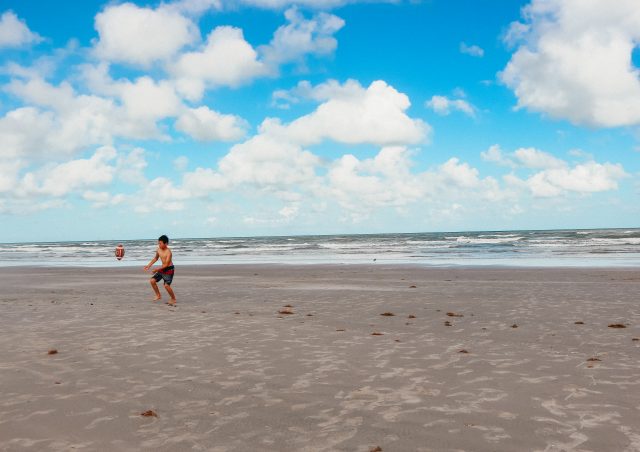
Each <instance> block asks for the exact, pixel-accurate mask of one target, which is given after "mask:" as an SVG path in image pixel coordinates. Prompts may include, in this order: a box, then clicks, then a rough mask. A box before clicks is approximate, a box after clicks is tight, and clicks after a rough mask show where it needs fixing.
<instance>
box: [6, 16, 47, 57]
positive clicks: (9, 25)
mask: <svg viewBox="0 0 640 452" xmlns="http://www.w3.org/2000/svg"><path fill="white" fill-rule="evenodd" d="M40 41H42V37H40V35H38V34H37V33H34V32H33V31H31V30H29V27H28V26H27V24H26V23H25V22H24V21H23V20H20V18H19V17H18V16H16V14H15V13H14V12H13V11H5V12H4V13H3V14H2V16H0V49H1V48H3V47H4V48H7V47H22V46H24V45H28V44H35V43H38V42H40Z"/></svg>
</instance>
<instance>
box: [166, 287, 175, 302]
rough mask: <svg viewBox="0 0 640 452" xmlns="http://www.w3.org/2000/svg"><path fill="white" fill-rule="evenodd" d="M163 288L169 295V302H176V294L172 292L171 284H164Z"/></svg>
mask: <svg viewBox="0 0 640 452" xmlns="http://www.w3.org/2000/svg"><path fill="white" fill-rule="evenodd" d="M164 288H165V289H166V290H167V293H168V294H169V296H170V297H171V300H169V304H175V303H176V294H175V293H173V289H172V288H171V286H170V285H169V284H165V285H164Z"/></svg>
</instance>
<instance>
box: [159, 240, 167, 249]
mask: <svg viewBox="0 0 640 452" xmlns="http://www.w3.org/2000/svg"><path fill="white" fill-rule="evenodd" d="M158 248H160V249H161V250H164V249H165V248H167V244H166V243H164V242H163V241H162V240H158Z"/></svg>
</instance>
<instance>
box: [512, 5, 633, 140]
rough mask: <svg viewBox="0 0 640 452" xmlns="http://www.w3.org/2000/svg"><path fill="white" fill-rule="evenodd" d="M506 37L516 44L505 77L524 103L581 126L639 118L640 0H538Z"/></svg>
mask: <svg viewBox="0 0 640 452" xmlns="http://www.w3.org/2000/svg"><path fill="white" fill-rule="evenodd" d="M506 40H507V42H508V43H509V44H512V45H517V46H518V47H517V49H516V51H515V52H514V54H513V55H512V57H511V60H510V61H509V63H508V64H507V66H506V68H505V69H504V71H503V72H502V73H501V74H500V77H501V79H502V81H503V82H504V83H506V85H507V86H509V87H510V88H511V89H513V91H514V92H515V94H516V96H517V98H518V108H527V109H530V110H533V111H538V112H542V113H546V114H548V115H550V116H551V117H554V118H561V119H568V120H569V121H571V122H573V123H575V124H579V125H588V126H596V127H615V126H627V125H634V124H639V123H640V71H639V70H638V68H636V67H634V66H633V64H632V59H631V55H632V52H633V49H634V47H635V46H637V45H638V42H639V41H640V8H638V2H637V1H636V0H617V1H615V2H611V1H607V0H591V1H583V0H533V1H532V2H531V3H530V4H529V5H528V6H527V7H525V8H524V9H523V21H522V22H515V23H514V24H512V25H511V28H510V30H509V32H508V33H507V35H506Z"/></svg>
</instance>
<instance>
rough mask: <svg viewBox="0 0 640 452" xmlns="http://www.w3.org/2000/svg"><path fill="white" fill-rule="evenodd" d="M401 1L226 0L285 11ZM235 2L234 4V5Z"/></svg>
mask: <svg viewBox="0 0 640 452" xmlns="http://www.w3.org/2000/svg"><path fill="white" fill-rule="evenodd" d="M399 1H400V0H239V1H238V0H226V1H225V3H226V4H227V5H229V4H231V5H237V4H238V3H240V4H243V5H247V6H257V7H260V8H269V9H283V8H287V7H289V6H305V7H309V8H316V9H329V8H336V7H339V6H344V5H348V4H353V3H375V2H379V3H398V2H399ZM232 2H233V3H232Z"/></svg>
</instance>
